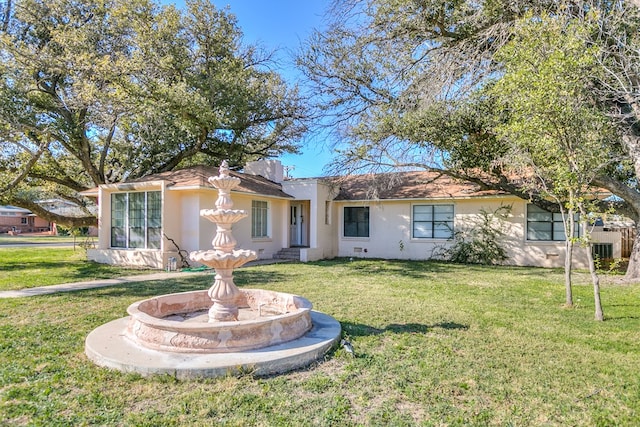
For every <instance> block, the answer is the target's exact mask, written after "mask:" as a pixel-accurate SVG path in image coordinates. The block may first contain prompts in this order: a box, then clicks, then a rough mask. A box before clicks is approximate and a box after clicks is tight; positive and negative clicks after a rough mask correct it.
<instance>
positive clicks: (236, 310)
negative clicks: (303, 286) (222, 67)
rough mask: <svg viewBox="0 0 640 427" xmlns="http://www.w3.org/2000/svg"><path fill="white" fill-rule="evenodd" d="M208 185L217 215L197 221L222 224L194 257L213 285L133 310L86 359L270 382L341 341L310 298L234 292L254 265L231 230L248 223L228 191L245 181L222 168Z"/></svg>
mask: <svg viewBox="0 0 640 427" xmlns="http://www.w3.org/2000/svg"><path fill="white" fill-rule="evenodd" d="M209 182H210V183H211V184H212V185H213V186H214V187H215V188H217V189H218V199H217V201H216V204H215V206H216V209H203V210H201V211H200V216H202V217H204V218H206V219H208V220H210V221H212V222H214V223H216V225H217V229H216V235H215V237H214V239H213V242H212V243H213V249H209V250H204V251H195V252H192V253H191V255H190V257H191V259H192V260H193V261H196V262H199V263H201V264H204V265H207V266H210V267H213V268H214V269H215V271H216V275H215V280H214V283H213V286H211V288H210V289H209V290H208V291H194V292H185V293H178V294H168V295H161V296H158V297H154V298H150V299H147V300H143V301H138V302H136V303H134V304H131V305H130V306H129V308H128V309H127V312H128V313H129V315H130V316H129V317H126V318H123V319H118V320H115V321H112V322H110V323H107V324H105V325H103V326H101V327H99V328H97V329H95V330H94V331H93V332H91V333H90V334H89V336H88V337H87V340H86V346H85V352H86V354H87V356H88V357H89V358H90V359H91V360H93V361H94V362H95V363H96V364H98V365H101V366H106V367H110V368H115V369H119V370H123V371H133V372H139V373H141V374H144V375H146V374H154V373H169V374H172V375H175V376H177V377H179V378H190V377H212V376H219V375H226V374H228V373H230V372H231V373H232V372H234V371H239V370H243V371H252V372H254V373H255V374H257V375H267V374H273V373H279V372H284V371H287V370H291V369H295V368H298V367H302V366H305V365H308V364H310V363H311V362H313V361H314V360H316V359H318V358H320V357H322V356H323V355H324V354H325V353H326V352H327V351H328V350H329V349H330V348H331V347H332V346H333V344H334V343H335V342H336V340H337V339H338V337H339V335H340V324H339V323H338V322H337V321H336V320H335V319H333V318H331V317H329V316H327V315H325V314H322V313H319V312H316V311H312V310H311V307H312V306H311V303H310V302H309V301H308V300H306V299H305V298H302V297H300V296H297V295H291V294H286V293H281V292H274V291H267V290H262V289H243V290H240V289H238V288H237V287H236V285H235V284H234V283H233V270H234V269H235V268H238V267H240V266H242V265H244V264H245V263H247V262H249V261H251V260H254V259H256V253H255V252H254V251H250V250H242V249H241V250H236V249H235V246H236V244H237V242H236V240H235V238H234V237H233V234H232V231H231V228H232V226H233V224H235V223H236V222H238V221H240V220H241V219H243V218H245V217H246V216H247V213H246V212H245V211H243V210H234V209H231V208H232V207H233V202H232V200H231V190H233V189H234V188H235V187H237V186H238V185H239V184H240V179H239V178H236V177H233V176H230V175H229V169H228V167H227V165H226V162H223V164H222V166H221V167H220V175H219V176H216V177H210V178H209Z"/></svg>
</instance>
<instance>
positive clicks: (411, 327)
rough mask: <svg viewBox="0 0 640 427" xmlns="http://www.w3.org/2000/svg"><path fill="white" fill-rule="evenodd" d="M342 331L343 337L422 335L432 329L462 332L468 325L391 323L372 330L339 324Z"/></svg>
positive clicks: (354, 325)
mask: <svg viewBox="0 0 640 427" xmlns="http://www.w3.org/2000/svg"><path fill="white" fill-rule="evenodd" d="M340 324H341V325H342V331H343V333H344V335H345V336H349V337H363V336H368V335H379V334H383V333H385V332H393V333H394V334H424V333H427V332H429V331H430V330H432V329H449V330H464V331H466V330H467V329H469V325H463V324H460V323H455V322H439V323H434V324H433V325H423V324H420V323H404V324H396V323H392V324H390V325H387V326H386V327H385V328H383V329H380V328H374V327H372V326H368V325H363V324H361V323H351V322H340Z"/></svg>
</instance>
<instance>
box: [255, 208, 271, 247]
mask: <svg viewBox="0 0 640 427" xmlns="http://www.w3.org/2000/svg"><path fill="white" fill-rule="evenodd" d="M251 238H252V239H256V240H260V239H270V238H271V204H270V203H269V202H268V201H266V200H252V201H251Z"/></svg>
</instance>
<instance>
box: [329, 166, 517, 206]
mask: <svg viewBox="0 0 640 427" xmlns="http://www.w3.org/2000/svg"><path fill="white" fill-rule="evenodd" d="M330 180H331V181H333V182H334V184H335V185H337V186H339V188H340V191H339V193H338V195H337V196H336V198H335V200H373V199H380V200H385V199H386V200H401V199H446V198H469V197H487V196H498V195H507V194H508V193H506V192H504V191H499V190H482V189H480V186H478V185H477V184H474V183H472V182H469V181H463V180H459V179H455V178H452V177H450V176H447V175H443V174H441V173H438V172H424V171H416V172H397V173H384V174H366V175H352V176H345V177H338V178H330Z"/></svg>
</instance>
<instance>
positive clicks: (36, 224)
mask: <svg viewBox="0 0 640 427" xmlns="http://www.w3.org/2000/svg"><path fill="white" fill-rule="evenodd" d="M49 230H51V224H50V223H49V221H47V220H45V219H42V218H40V217H39V216H36V215H35V214H33V213H32V212H31V211H30V210H28V209H23V208H19V207H17V206H9V205H0V233H10V234H20V233H38V232H43V231H49Z"/></svg>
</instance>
